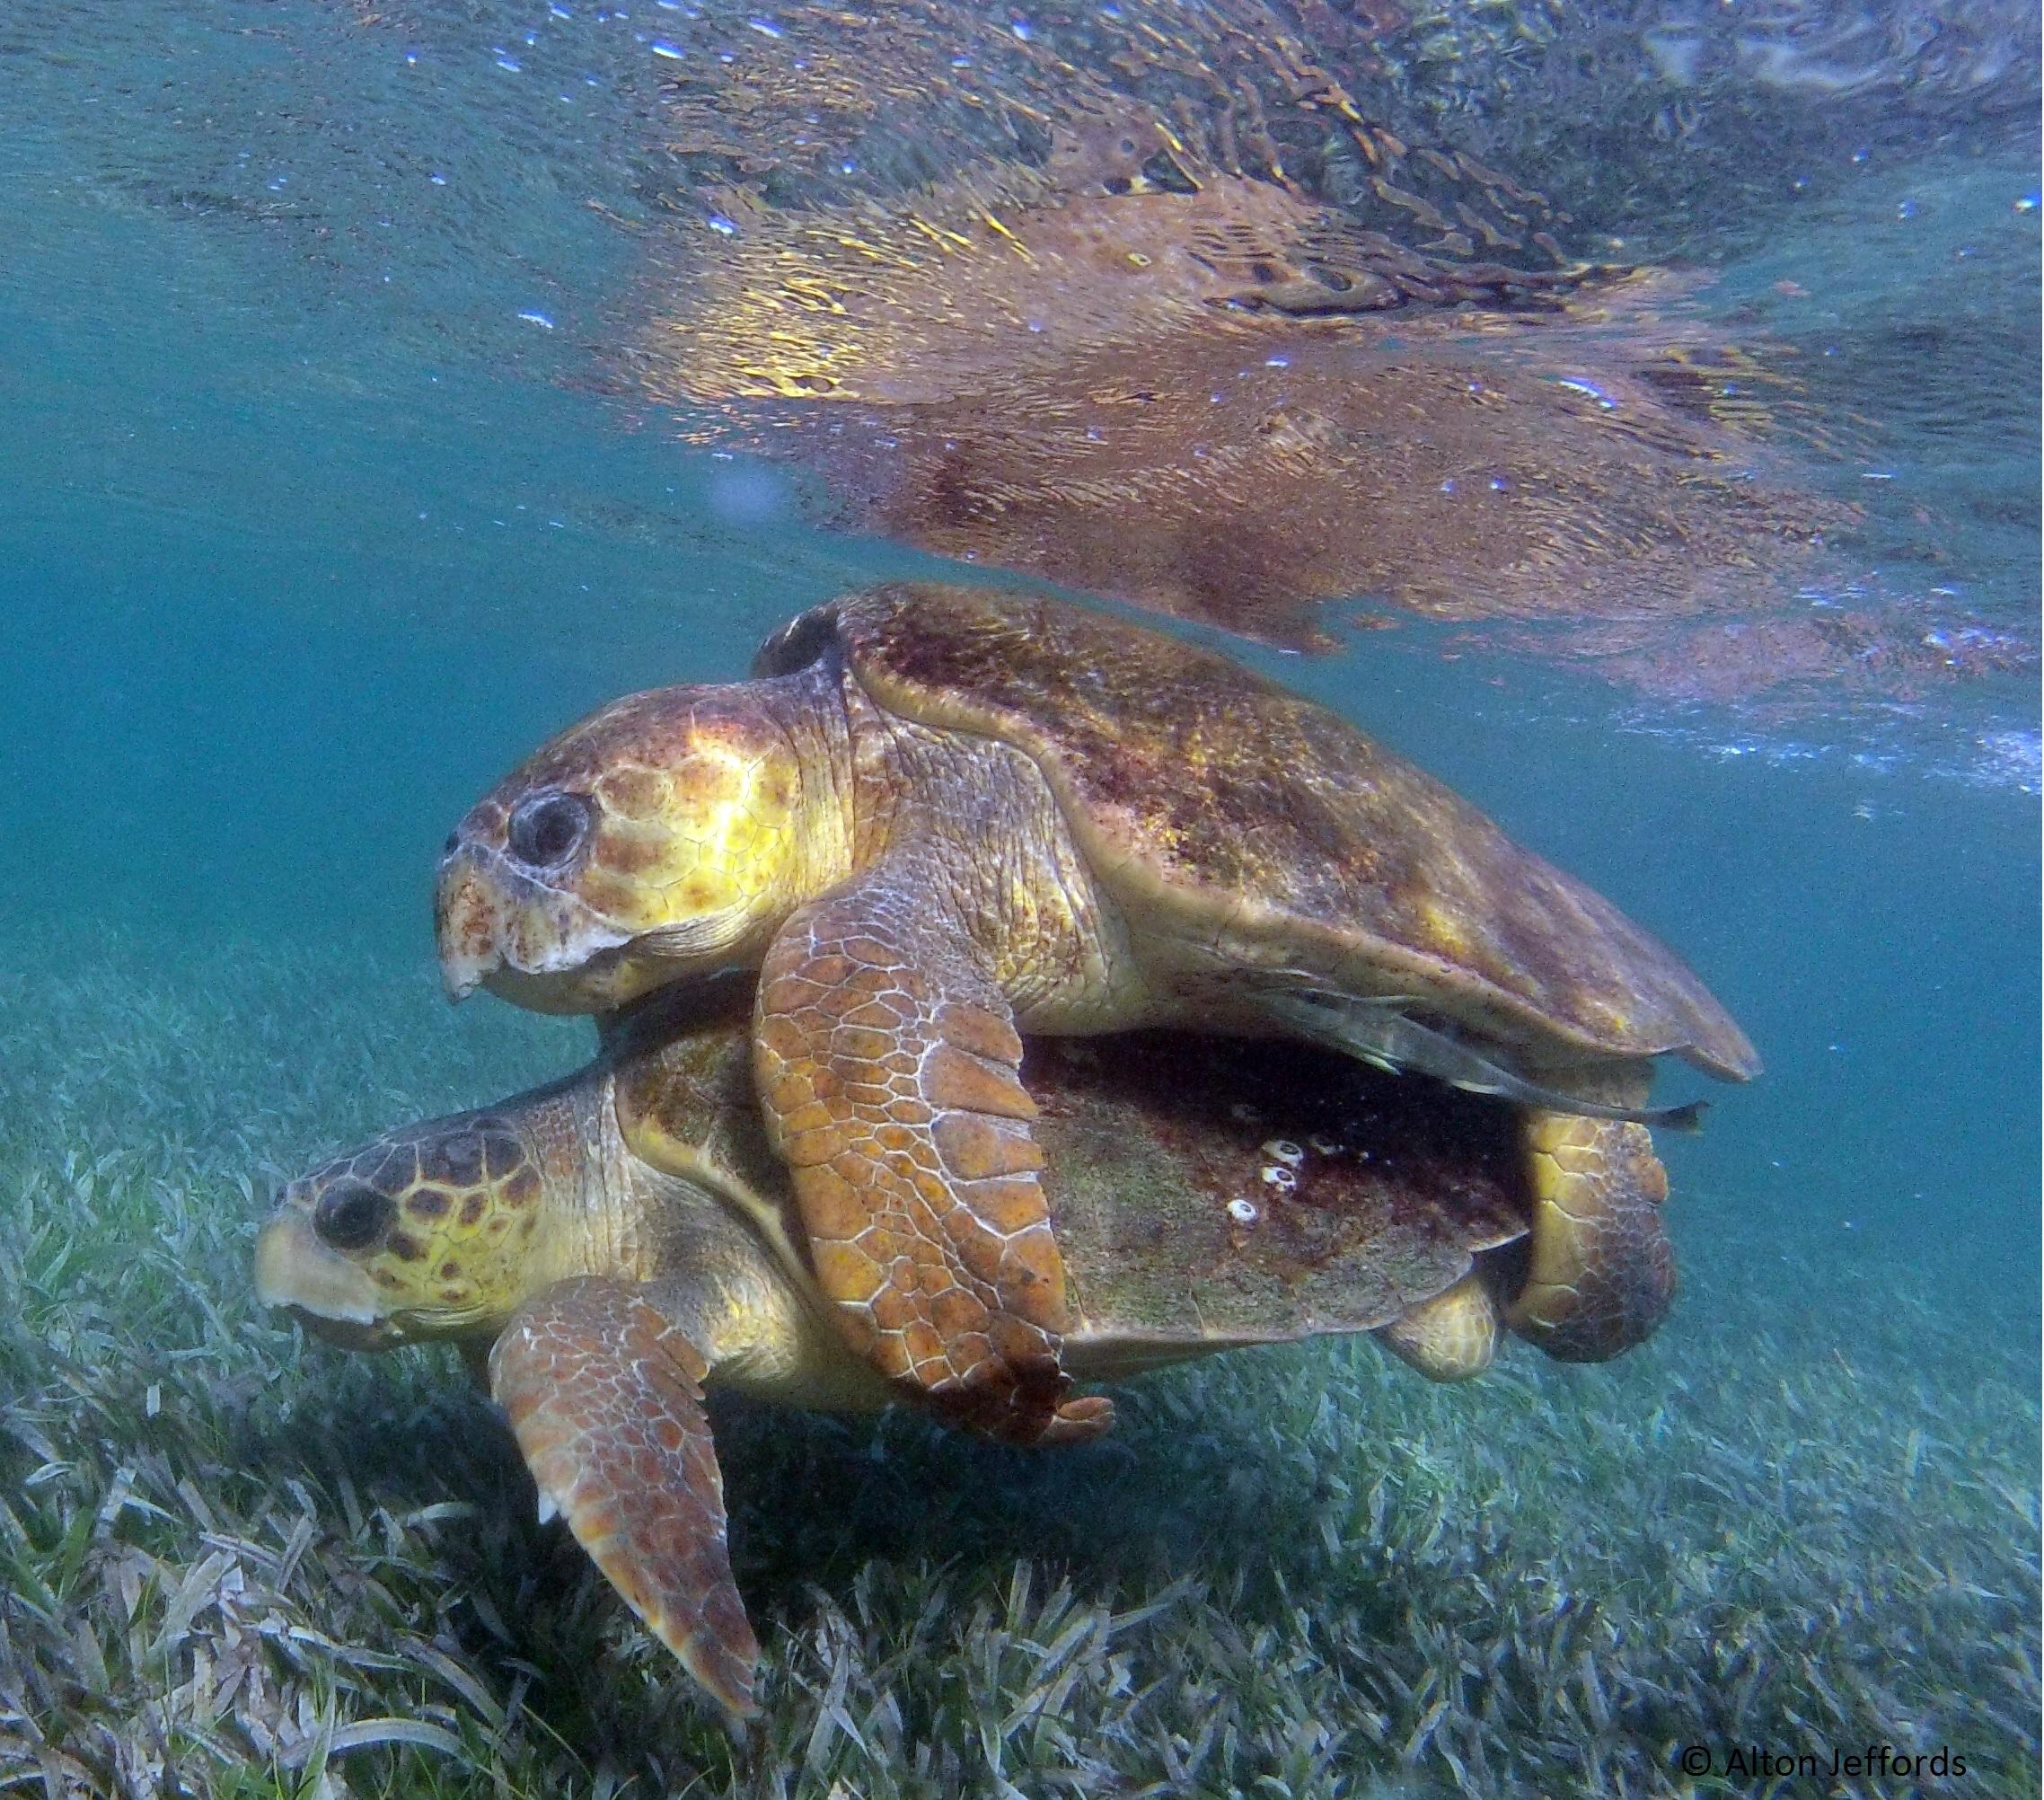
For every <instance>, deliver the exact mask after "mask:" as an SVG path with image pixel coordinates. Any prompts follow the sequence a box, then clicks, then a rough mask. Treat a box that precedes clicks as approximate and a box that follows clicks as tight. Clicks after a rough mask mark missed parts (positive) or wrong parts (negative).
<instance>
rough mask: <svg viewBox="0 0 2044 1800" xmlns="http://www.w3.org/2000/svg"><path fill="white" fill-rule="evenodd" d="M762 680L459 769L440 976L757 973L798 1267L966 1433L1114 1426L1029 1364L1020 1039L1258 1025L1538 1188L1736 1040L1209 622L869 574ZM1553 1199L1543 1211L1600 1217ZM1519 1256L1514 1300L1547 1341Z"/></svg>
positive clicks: (1689, 994)
mask: <svg viewBox="0 0 2044 1800" xmlns="http://www.w3.org/2000/svg"><path fill="white" fill-rule="evenodd" d="M755 675H756V676H757V677H758V678H757V679H755V680H753V681H750V682H746V683H743V684H733V685H727V686H710V687H704V686H692V687H674V688H664V689H659V690H656V691H653V692H650V693H639V694H635V695H632V696H630V697H629V698H627V699H624V700H621V701H615V702H614V703H612V704H611V705H609V706H606V707H604V708H603V709H602V710H599V711H597V712H595V714H593V715H591V716H590V717H589V718H588V719H585V720H583V721H582V722H581V723H580V724H578V725H576V726H574V727H572V728H569V729H568V730H567V731H565V732H563V733H562V734H561V735H560V736H559V737H556V738H555V739H553V741H552V742H551V743H550V744H548V745H546V746H544V747H542V749H541V750H540V751H539V752H538V753H537V754H534V755H533V756H532V757H531V758H530V759H529V760H528V761H527V762H526V763H524V764H523V765H522V766H521V767H520V768H518V769H517V770H515V772H513V773H512V774H511V775H509V776H508V777H507V778H506V779H505V780H504V781H502V782H501V783H499V784H498V787H497V788H496V789H495V790H493V791H492V792H491V793H489V795H488V796H486V797H485V798H484V799H482V800H481V801H480V802H479V803H478V804H477V805H476V806H475V807H473V808H472V809H471V811H470V813H469V814H468V816H466V817H465V818H464V819H463V821H462V823H461V825H460V826H459V828H458V829H457V830H456V831H455V833H454V835H453V837H452V838H450V840H449V841H448V845H447V849H446V852H445V856H444V858H443V860H442V862H441V866H440V877H439V888H438V895H437V922H438V931H439V942H440V955H441V966H442V970H443V973H444V974H445V977H446V981H447V984H448V988H449V991H450V992H451V993H453V994H454V996H455V997H456V998H457V999H458V998H460V997H461V996H463V995H464V994H466V993H470V992H471V991H472V990H473V989H474V988H476V987H477V986H479V985H482V984H488V985H489V987H490V988H492V989H493V990H494V991H495V992H497V993H500V994H503V995H505V996H506V997H507V998H509V999H512V1000H515V1001H521V1002H522V1003H524V1004H525V1005H528V1006H532V1007H535V1008H537V1009H539V1010H547V1011H602V1010H607V1009H611V1008H615V1007H617V1006H620V1005H621V1004H623V1003H625V1002H627V1001H630V1000H631V999H633V998H634V997H636V996H638V995H640V994H643V993H647V992H648V991H650V990H651V989H653V988H655V987H656V986H659V985H661V984H665V983H668V982H673V981H675V980H677V979H683V978H690V977H700V976H703V975H708V974H709V973H711V972H713V971H716V970H718V969H720V968H724V967H727V966H758V967H759V968H760V969H761V979H760V985H759V991H758V998H757V1001H756V1017H755V1072H756V1075H757V1078H758V1082H759V1089H760V1097H761V1101H762V1106H763V1107H764V1108H765V1111H766V1114H767V1117H768V1121H769V1125H770V1127H771V1135H772V1138H773V1142H774V1143H775V1144H776V1146H777V1148H778V1149H779V1150H780V1152H781V1153H782V1154H783V1155H784V1156H785V1157H786V1158H787V1159H788V1161H789V1166H790V1169H791V1170H792V1172H793V1177H794V1186H795V1192H796V1195H797V1199H798V1202H799V1204H800V1207H801V1213H802V1218H803V1222H804V1225H805V1227H806V1232H807V1235H808V1237H809V1240H810V1242H811V1249H812V1254H813V1257H814V1260H815V1270H816V1275H817V1277H818V1280H819V1282H820V1284H821V1285H822V1288H823V1291H824V1293H826V1294H828V1295H829V1296H830V1297H831V1298H832V1299H833V1300H834V1301H837V1302H838V1306H839V1319H840V1324H841V1328H843V1329H844V1330H845V1331H846V1333H847V1335H848V1337H850V1341H851V1342H852V1343H853V1345H854V1346H855V1347H857V1348H859V1350H860V1351H861V1352H862V1353H863V1354H867V1355H868V1356H869V1357H870V1358H871V1359H872V1361H873V1362H874V1363H875V1364H876V1366H877V1367H878V1368H879V1369H880V1370H882V1371H883V1372H885V1373H886V1374H888V1375H890V1376H893V1377H895V1378H897V1379H899V1380H903V1381H907V1382H909V1383H910V1384H912V1385H914V1386H917V1387H919V1388H921V1390H923V1391H924V1392H925V1394H926V1395H927V1396H928V1398H929V1399H931V1400H932V1401H933V1402H934V1403H936V1404H937V1405H938V1406H939V1407H941V1408H942V1409H944V1410H946V1411H947V1413H949V1414H950V1415H952V1416H956V1417H960V1418H962V1419H964V1420H965V1421H966V1422H967V1423H970V1424H972V1425H974V1426H976V1427H977V1428H980V1429H982V1430H986V1431H988V1432H991V1433H992V1434H997V1435H1000V1436H1005V1437H1009V1438H1011V1439H1015V1440H1018V1441H1023V1442H1027V1441H1032V1440H1034V1439H1035V1437H1037V1436H1039V1435H1046V1434H1047V1435H1052V1436H1076V1435H1086V1434H1092V1433H1095V1432H1097V1431H1100V1430H1103V1429H1105V1428H1106V1425H1107V1423H1108V1422H1109V1419H1110V1417H1111V1409H1110V1408H1109V1407H1108V1406H1107V1404H1106V1402H1105V1401H1104V1400H1101V1399H1097V1398H1074V1397H1072V1396H1071V1395H1070V1383H1069V1381H1068V1379H1067V1378H1066V1377H1065V1376H1064V1375H1063V1374H1062V1372H1061V1371H1060V1369H1059V1367H1058V1361H1057V1358H1058V1351H1059V1340H1060V1338H1061V1337H1062V1335H1063V1333H1064V1331H1065V1330H1066V1328H1067V1326H1068V1324H1069V1317H1068V1314H1067V1311H1066V1308H1065V1304H1064V1300H1063V1294H1064V1283H1063V1281H1062V1279H1061V1268H1060V1263H1059V1251H1058V1246H1057V1241H1056V1239H1055V1236H1054V1234H1053V1232H1052V1231H1051V1229H1050V1223H1049V1215H1048V1213H1047V1211H1046V1208H1045V1204H1044V1195H1043V1189H1042V1185H1041V1181H1040V1171H1041V1169H1042V1168H1043V1153H1042V1149H1041V1146H1040V1145H1038V1144H1037V1143H1035V1141H1034V1139H1033V1137H1032V1134H1031V1121H1032V1120H1033V1119H1034V1118H1035V1107H1034V1105H1033V1104H1032V1102H1031V1100H1030V1098H1029V1095H1028V1092H1027V1090H1026V1088H1025V1087H1024V1085H1023V1083H1022V1081H1021V1080H1020V1079H1019V1073H1018V1071H1019V1064H1020V1060H1021V1051H1022V1044H1021V1039H1020V1037H1018V1035H1017V1034H1018V1030H1019V1031H1029V1032H1034V1033H1044V1034H1049V1035H1058V1036H1062V1035H1078V1034H1087V1033H1094V1032H1101V1031H1107V1030H1116V1029H1123V1028H1132V1027H1140V1026H1172V1027H1197V1028H1203V1029H1207V1030H1211V1031H1219V1032H1223V1033H1228V1034H1230V1035H1237V1034H1239V1035H1246V1036H1269V1035H1273V1034H1283V1035H1288V1036H1292V1037H1308V1038H1313V1039H1317V1040H1319V1041H1322V1042H1325V1043H1328V1044H1333V1045H1336V1046H1340V1047H1342V1048H1344V1049H1346V1050H1347V1051H1349V1052H1350V1053H1351V1054H1355V1055H1358V1056H1361V1057H1362V1058H1363V1059H1365V1060H1367V1061H1370V1062H1373V1063H1379V1064H1380V1065H1382V1066H1384V1067H1386V1068H1396V1069H1404V1070H1414V1071H1418V1072H1423V1073H1426V1074H1429V1075H1433V1076H1437V1077H1440V1079H1442V1080H1445V1081H1449V1082H1451V1083H1454V1084H1455V1085H1458V1086H1460V1087H1464V1088H1468V1089H1472V1090H1476V1091H1479V1092H1485V1093H1490V1094H1495V1095H1500V1096H1503V1097H1505V1098H1508V1099H1513V1100H1516V1101H1518V1102H1520V1103H1521V1105H1522V1106H1523V1107H1525V1108H1526V1112H1525V1115H1524V1116H1525V1121H1526V1125H1525V1130H1526V1147H1527V1151H1528V1155H1529V1163H1530V1167H1531V1169H1532V1173H1533V1178H1534V1180H1535V1185H1536V1187H1537V1191H1539V1192H1540V1193H1541V1195H1542V1196H1543V1198H1544V1199H1546V1200H1547V1201H1549V1202H1551V1203H1552V1204H1555V1206H1556V1207H1557V1208H1559V1209H1560V1210H1561V1211H1562V1212H1563V1213H1573V1212H1576V1211H1578V1210H1579V1196H1578V1194H1577V1192H1576V1189H1577V1188H1578V1187H1579V1186H1580V1185H1581V1181H1580V1178H1581V1173H1582V1172H1583V1171H1586V1170H1587V1171H1592V1172H1595V1173H1596V1174H1597V1176H1598V1178H1596V1179H1593V1180H1592V1181H1591V1182H1590V1184H1589V1185H1590V1187H1591V1188H1593V1189H1595V1190H1596V1191H1599V1192H1604V1191H1608V1187H1609V1186H1610V1184H1609V1183H1608V1181H1606V1180H1604V1179H1602V1174H1603V1173H1604V1172H1608V1171H1610V1170H1615V1169H1621V1168H1633V1167H1637V1168H1639V1169H1645V1168H1646V1167H1647V1164H1648V1163H1651V1160H1652V1159H1651V1153H1650V1152H1646V1151H1643V1150H1642V1149H1640V1148H1639V1147H1638V1146H1637V1145H1636V1144H1635V1143H1634V1139H1633V1138H1632V1137H1630V1136H1628V1135H1627V1134H1625V1133H1622V1132H1619V1131H1617V1129H1616V1126H1617V1123H1618V1122H1623V1121H1630V1122H1635V1123H1637V1122H1651V1123H1661V1124H1688V1123H1691V1122H1693V1120H1694V1117H1695V1114H1696V1108H1695V1107H1682V1108H1674V1109H1669V1110H1663V1111H1652V1110H1647V1109H1645V1108H1644V1106H1643V1102H1644V1099H1645V1096H1646V1090H1647V1086H1648V1084H1649V1082H1650V1081H1651V1071H1652V1059H1654V1058H1656V1057H1658V1056H1660V1055H1661V1054H1666V1053H1673V1054H1678V1055H1680V1056H1682V1057H1684V1058H1686V1059H1687V1060H1688V1061H1689V1062H1691V1063H1695V1064H1696V1065H1697V1066H1698V1067H1700V1068H1702V1069H1704V1070H1706V1071H1707V1072H1710V1073H1712V1074H1714V1075H1718V1076H1721V1077H1725V1078H1729V1079H1743V1078H1745V1077H1747V1076H1749V1075H1751V1074H1753V1073H1754V1072H1756V1071H1757V1070H1758V1060H1757V1059H1756V1057H1755V1055H1754V1054H1753V1050H1752V1046H1750V1045H1749V1043H1748V1042H1747V1040H1746V1038H1745V1037H1744V1036H1743V1035H1742V1034H1741V1033H1740V1029H1739V1028H1738V1027H1737V1026H1736V1025H1735V1024H1733V1022H1732V1021H1731V1019H1730V1018H1729V1017H1727V1015H1726V1014H1725V1012H1724V1011H1723V1010H1722V1008H1721V1007H1720V1006H1719V1005H1718V1004H1717V1002H1716V1001H1714V1000H1713V999H1712V998H1711V996H1710V995H1709V994H1708V993H1706V992H1705V989H1704V987H1703V985H1702V984H1701V983H1699V982H1698V981H1697V980H1696V977H1695V975H1692V974H1691V973H1690V972H1689V971H1688V970H1687V968H1686V967H1684V966H1683V965H1682V964H1681V963H1680V962H1679V961H1678V960H1677V958H1676V957H1674V956H1673V955H1672V954H1671V953H1670V951H1669V950H1668V949H1665V948H1664V947H1662V946H1661V944H1659V943H1658V942H1656V941H1655V940H1653V939H1652V938H1651V937H1649V936H1648V935H1647V934H1646V933H1645V932H1644V931H1642V930H1640V928H1639V927H1638V926H1636V925H1634V923H1633V922H1631V921H1630V920H1628V919H1627V918H1626V917H1625V916H1624V915H1623V914H1622V913H1619V912H1618V911H1617V908H1615V907H1614V906H1612V905H1611V904H1609V903H1608V902H1607V901H1605V900H1604V899H1602V898H1601V897H1599V896H1598V895H1596V894H1594V893H1592V892H1590V890H1589V889H1588V888H1587V887H1583V886H1582V885H1581V883H1580V882H1577V881H1575V880H1573V879H1572V878H1570V877H1568V876H1566V875H1564V874H1563V873H1561V872H1560V871H1559V870H1557V869H1554V868H1552V867H1551V866H1550V865H1548V864H1547V863H1546V862H1544V861H1542V860H1540V859H1539V858H1537V857H1536V856H1534V855H1532V854H1531V853H1530V852H1529V851H1525V850H1522V849H1520V847H1519V846H1518V845H1516V844H1514V843H1511V840H1510V839H1508V838H1507V837H1506V836H1505V835H1504V834H1503V833H1502V832H1501V831H1500V830H1499V829H1498V828H1497V826H1496V825H1493V823H1492V822H1491V821H1490V820H1489V819H1488V818H1486V817H1485V816H1484V815H1483V814H1481V813H1479V812H1477V811H1476V809H1475V808H1474V807H1470V806H1469V805H1467V803H1466V802H1464V801H1463V800H1461V799H1458V797H1457V796H1456V795H1454V794H1453V793H1451V792H1450V791H1449V790H1448V789H1446V788H1444V787H1443V786H1441V785H1440V783H1439V782H1437V781H1432V780H1431V779H1430V778H1429V777H1427V776H1426V775H1424V774H1423V773H1421V772H1419V771H1418V770H1416V769H1414V768H1413V767H1412V766H1411V765H1409V764H1407V763H1404V762H1402V761H1401V760H1400V759H1398V758H1397V757H1396V756H1394V755H1392V754H1389V753H1388V752H1387V751H1386V750H1384V749H1383V748H1381V747H1380V746H1378V745H1377V744H1375V743H1373V742H1372V741H1371V740H1370V738H1369V737H1365V736H1364V735H1363V734H1362V733H1361V731H1359V730H1357V729H1356V728H1354V727H1352V726H1351V725H1349V724H1348V723H1347V722H1346V721H1344V720H1343V719H1340V718H1338V717H1336V716H1335V714H1334V713H1332V712H1329V711H1328V710H1326V709H1324V708H1322V707H1319V706H1317V705H1314V704H1313V703H1312V702H1310V701H1307V700H1304V699H1302V698H1301V697H1300V696H1298V695H1296V694H1293V693H1289V692H1288V691H1286V690H1285V689H1283V688H1282V687H1279V686H1277V685H1276V684H1273V683H1271V682H1268V681H1265V680H1263V679H1262V678H1260V677H1258V676H1256V675H1253V674H1251V673H1250V672H1249V671H1248V670H1247V669H1245V668H1243V667H1242V666H1240V665H1238V664H1237V663H1235V662H1233V661H1230V660H1229V659H1228V658H1226V657H1221V656H1218V655H1215V654H1213V653H1212V652H1211V651H1207V650H1203V649H1197V648H1195V647H1194V646H1192V645H1189V644H1186V643H1184V642H1182V641H1180V640H1176V639H1173V638H1169V637H1165V636H1162V635H1160V634H1159V633H1157V632H1154V631H1144V630H1141V629H1139V628H1136V627H1133V626H1131V625H1127V624H1124V623H1123V622H1119V621H1117V620H1115V619H1112V618H1109V617H1106V616H1104V615H1102V614H1100V613H1096V612H1093V611H1090V610H1088V609H1086V608H1082V607H1079V606H1074V605H1070V604H1065V603H1062V602H1059V601H1053V600H1050V599H1044V598H1040V597H1036V596H1026V595H1023V596H1018V595H1014V594H996V593H990V592H986V591H983V590H977V589H970V588H962V587H939V586H890V587H879V588H875V589H872V590H870V591H868V592H865V593H860V594H856V595H852V596H848V597H846V598H843V599H841V600H838V601H836V602H833V603H832V604H828V605H825V606H823V607H820V608H818V609H816V610H815V611H814V612H811V613H806V614H805V615H803V616H802V617H801V618H799V619H797V620H796V621H795V622H793V623H792V624H790V625H789V626H787V627H786V628H784V629H783V630H782V631H780V633H778V634H777V635H776V636H775V637H774V638H772V639H771V640H770V641H769V642H768V643H767V645H766V646H765V647H764V649H762V651H761V653H760V657H759V658H758V661H757V663H756V665H755ZM1641 1156H1645V1157H1646V1162H1642V1161H1640V1157H1641ZM1653 1167H1654V1168H1656V1169H1658V1165H1653ZM1567 1223H1568V1229H1559V1228H1558V1229H1557V1230H1556V1231H1555V1232H1553V1233H1551V1234H1549V1241H1550V1242H1551V1243H1553V1244H1555V1245H1556V1246H1560V1245H1564V1244H1567V1243H1569V1242H1571V1241H1572V1238H1571V1232H1572V1231H1575V1232H1581V1231H1591V1232H1593V1231H1594V1230H1595V1229H1596V1222H1595V1219H1594V1218H1593V1217H1575V1218H1573V1220H1571V1221H1569V1222H1567ZM1548 1273H1549V1272H1548V1271H1546V1270H1545V1269H1543V1268H1540V1267H1536V1270H1535V1277H1534V1280H1533V1282H1532V1283H1531V1284H1529V1288H1528V1290H1527V1292H1526V1294H1525V1295H1523V1296H1522V1297H1521V1300H1520V1306H1521V1308H1522V1310H1523V1311H1524V1314H1525V1317H1526V1319H1528V1321H1529V1323H1531V1324H1534V1325H1539V1324H1551V1325H1554V1326H1555V1327H1556V1328H1558V1329H1562V1330H1564V1331H1565V1329H1566V1325H1567V1319H1568V1313H1569V1309H1570V1305H1571V1302H1570V1301H1569V1299H1568V1293H1569V1288H1568V1283H1567V1280H1566V1272H1565V1268H1564V1270H1563V1271H1562V1272H1561V1275H1560V1278H1559V1279H1558V1280H1557V1281H1555V1282H1549V1281H1548V1280H1547V1279H1546V1275H1547V1274H1548Z"/></svg>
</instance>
